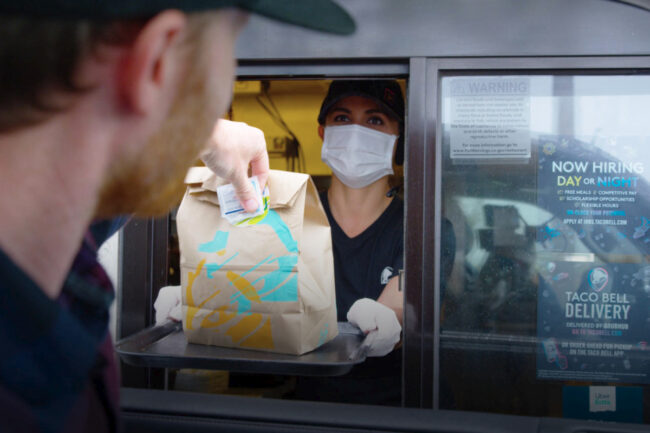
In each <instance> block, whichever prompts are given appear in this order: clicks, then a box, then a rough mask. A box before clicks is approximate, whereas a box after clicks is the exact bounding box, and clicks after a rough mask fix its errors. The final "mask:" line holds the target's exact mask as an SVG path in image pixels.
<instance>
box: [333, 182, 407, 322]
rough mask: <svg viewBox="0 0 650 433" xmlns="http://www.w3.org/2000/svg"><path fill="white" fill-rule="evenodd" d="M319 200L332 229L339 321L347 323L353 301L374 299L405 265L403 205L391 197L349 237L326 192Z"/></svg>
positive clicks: (400, 201) (397, 199)
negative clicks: (363, 227) (361, 229)
mask: <svg viewBox="0 0 650 433" xmlns="http://www.w3.org/2000/svg"><path fill="white" fill-rule="evenodd" d="M321 201H322V203H323V207H324V208H325V213H326V214H327V219H328V220H329V223H330V226H331V228H332V248H333V251H334V278H335V282H336V309H337V312H338V313H337V314H338V321H339V322H346V321H347V320H348V319H347V317H346V315H347V312H348V310H349V309H350V307H351V306H352V304H354V302H355V301H357V300H358V299H361V298H370V299H375V300H376V299H377V298H378V297H379V295H381V292H382V291H383V290H384V287H386V283H387V282H388V280H390V279H391V278H392V277H394V276H396V275H397V273H398V271H399V270H400V269H402V268H403V267H404V210H403V209H404V206H403V202H402V200H400V199H399V198H397V197H396V198H394V199H393V201H391V203H390V204H389V205H388V207H387V208H386V210H385V211H384V212H383V213H382V214H381V216H380V217H379V218H377V220H376V221H375V222H373V223H372V224H371V225H370V227H368V228H367V229H366V230H364V232H363V233H361V234H359V235H358V236H355V237H353V238H350V237H348V236H347V235H346V234H345V232H343V230H342V229H341V227H339V225H338V224H337V222H336V220H335V219H334V217H333V216H332V212H331V211H330V207H329V202H328V200H327V193H326V192H325V193H321Z"/></svg>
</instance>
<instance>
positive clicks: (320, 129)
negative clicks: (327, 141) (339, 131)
mask: <svg viewBox="0 0 650 433" xmlns="http://www.w3.org/2000/svg"><path fill="white" fill-rule="evenodd" d="M318 136H319V137H320V139H321V140H323V137H325V128H324V127H323V125H318Z"/></svg>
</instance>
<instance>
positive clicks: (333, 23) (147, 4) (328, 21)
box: [0, 0, 356, 35]
mask: <svg viewBox="0 0 650 433" xmlns="http://www.w3.org/2000/svg"><path fill="white" fill-rule="evenodd" d="M225 7H238V8H241V9H245V10H248V11H250V12H253V13H256V14H259V15H264V16H266V17H269V18H273V19H276V20H278V21H283V22H285V23H290V24H296V25H299V26H302V27H307V28H310V29H314V30H320V31H323V32H328V33H336V34H341V35H349V34H350V33H352V32H354V30H355V29H356V25H355V24H354V20H353V19H352V17H351V16H350V15H349V14H348V13H347V12H346V11H345V10H344V9H343V8H342V7H340V6H339V5H338V4H336V3H334V1H332V0H148V1H136V0H130V1H129V0H121V1H111V0H92V1H91V0H86V1H77V0H72V1H70V0H49V1H35V0H24V1H13V2H2V3H1V4H0V15H7V14H15V15H26V16H33V17H49V18H64V19H121V18H135V17H147V16H151V15H153V14H156V13H158V12H160V11H162V10H165V9H180V10H183V11H185V12H194V11H201V10H208V9H220V8H225Z"/></svg>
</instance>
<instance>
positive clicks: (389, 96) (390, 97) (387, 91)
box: [384, 87, 395, 103]
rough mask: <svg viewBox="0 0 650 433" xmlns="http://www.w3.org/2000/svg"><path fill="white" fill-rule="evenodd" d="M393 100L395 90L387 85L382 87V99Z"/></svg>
mask: <svg viewBox="0 0 650 433" xmlns="http://www.w3.org/2000/svg"><path fill="white" fill-rule="evenodd" d="M394 100H395V92H393V91H392V90H391V89H389V88H388V87H386V88H384V101H387V102H391V103H392V102H393V101H394Z"/></svg>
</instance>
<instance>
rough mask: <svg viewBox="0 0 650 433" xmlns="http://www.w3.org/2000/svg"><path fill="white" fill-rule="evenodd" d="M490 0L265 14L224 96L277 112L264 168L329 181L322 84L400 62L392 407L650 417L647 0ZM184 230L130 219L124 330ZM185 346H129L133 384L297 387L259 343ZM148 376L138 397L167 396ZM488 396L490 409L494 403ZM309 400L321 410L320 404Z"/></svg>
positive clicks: (261, 121)
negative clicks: (395, 402) (337, 28)
mask: <svg viewBox="0 0 650 433" xmlns="http://www.w3.org/2000/svg"><path fill="white" fill-rule="evenodd" d="M347 3H348V2H346V5H347ZM478 3H480V4H476V2H461V1H445V2H442V1H441V2H428V1H413V2H399V6H398V5H397V2H390V1H381V2H375V1H364V0H356V1H350V2H349V9H350V10H351V13H353V14H355V18H357V19H358V21H359V23H360V30H359V34H358V35H357V36H354V37H353V38H352V39H351V40H344V39H337V37H334V36H331V37H330V36H318V37H314V36H312V35H307V34H306V31H303V30H299V29H297V30H294V29H291V30H289V31H286V32H285V33H284V34H282V35H280V34H275V33H273V29H274V25H273V24H271V23H266V22H263V21H262V20H261V19H260V23H259V25H258V26H253V25H251V26H249V30H247V32H248V33H245V34H244V35H243V36H242V40H241V41H240V45H239V48H238V57H239V58H240V65H239V69H238V81H237V83H236V85H235V96H234V99H233V103H232V107H231V110H230V112H229V117H230V118H231V119H233V120H237V121H244V122H247V123H249V124H251V125H253V126H257V127H259V128H261V129H263V130H264V131H265V133H266V137H267V144H268V150H269V155H270V157H271V167H272V168H277V169H281V170H290V171H300V172H306V173H309V174H311V175H312V178H313V179H314V181H315V183H316V185H317V186H318V187H319V188H326V187H327V185H328V181H329V175H330V171H329V169H328V167H327V166H326V165H325V164H323V163H322V161H321V160H320V146H321V143H322V142H321V140H320V138H319V137H318V134H317V126H318V124H317V121H316V118H317V115H318V110H319V108H320V103H321V101H322V99H323V97H324V95H325V93H326V92H327V88H328V86H329V84H330V83H331V82H332V81H333V80H338V79H376V78H388V79H396V80H398V82H399V83H400V85H401V87H402V89H403V91H404V95H405V97H406V122H405V138H406V141H405V164H404V188H403V191H402V192H401V193H400V194H401V195H402V196H403V198H404V210H405V229H404V269H403V273H402V275H401V277H400V278H401V285H402V287H403V293H404V297H405V298H404V299H405V306H404V322H403V323H404V328H403V334H402V343H403V345H402V348H401V350H402V356H403V363H402V364H403V367H402V390H401V391H402V408H396V409H395V410H396V411H397V412H396V413H399V411H400V410H402V411H403V413H404V414H405V415H404V416H406V414H408V416H409V417H410V418H409V419H411V420H412V414H413V412H411V410H413V409H418V410H421V411H442V412H445V411H446V410H451V411H459V413H461V414H462V413H465V412H467V413H470V414H469V415H468V417H471V415H476V412H480V413H497V414H502V415H522V416H525V417H531V418H529V419H534V420H536V421H535V422H536V423H538V424H534V425H535V426H537V428H540V429H544V428H548V429H549V431H551V430H553V424H552V423H553V422H554V421H555V419H560V418H564V419H568V420H574V421H575V422H576V423H577V424H574V426H575V427H572V428H575V429H578V428H584V429H586V430H588V429H589V428H593V426H594V425H596V424H590V423H589V421H613V422H615V424H607V425H608V426H609V428H611V429H612V431H628V430H626V429H628V426H629V429H630V430H629V431H637V430H635V429H639V430H638V431H641V430H642V426H644V425H645V427H647V425H648V424H649V423H650V386H649V385H650V261H649V257H650V254H649V253H650V188H649V187H650V123H649V122H648V121H647V117H648V116H647V112H648V107H650V56H649V55H650V30H648V29H649V28H650V26H648V25H647V24H648V23H649V22H650V12H648V11H645V10H643V9H640V8H634V7H631V6H629V5H626V4H621V3H620V2H607V1H601V0H579V1H578V0H576V1H573V2H568V4H567V2H562V1H559V0H558V1H555V0H553V1H548V2H544V5H542V3H541V2H535V1H524V2H510V1H505V0H504V1H496V0H495V1H491V2H478ZM488 3H489V5H488ZM371 18H373V19H375V20H376V22H373V24H368V25H367V27H366V28H364V23H366V22H369V23H370V21H372V20H371ZM255 24H258V23H255ZM587 24H588V25H587ZM391 26H392V27H391ZM391 32H393V33H391ZM390 34H395V35H399V36H393V37H390V36H389V35H390ZM305 35H306V36H305ZM444 221H449V222H450V223H451V224H446V223H444ZM175 236H176V235H175V215H174V214H173V213H172V214H171V215H169V216H168V217H166V218H162V219H159V220H147V221H133V222H131V223H130V224H129V226H127V227H126V228H125V229H124V230H123V231H122V233H121V275H122V278H121V282H120V287H121V297H120V304H119V305H118V313H117V316H118V339H122V338H125V337H128V336H129V335H131V334H134V333H135V332H138V331H140V330H142V329H144V328H147V327H148V326H150V325H152V324H153V315H152V313H153V310H152V307H151V304H152V300H153V299H155V296H156V293H157V290H158V289H159V288H160V287H162V286H165V285H169V284H178V282H179V281H180V280H179V272H180V270H179V268H178V249H177V240H176V239H175ZM451 240H453V245H451V244H450V242H452V241H451ZM448 257H451V261H450V262H448V260H447V258H448ZM180 356H181V357H182V354H180ZM175 362H176V361H174V362H171V363H170V364H169V367H168V368H161V367H162V365H160V364H156V365H155V366H154V367H155V368H151V367H146V366H144V367H143V366H138V367H136V366H133V365H129V364H128V363H123V371H122V372H123V386H124V388H125V389H127V392H130V391H129V390H131V389H132V388H142V389H159V390H160V389H166V390H168V391H167V392H169V393H174V392H175V391H174V390H191V391H199V392H202V393H215V392H216V393H220V394H245V395H255V396H258V397H268V398H263V399H261V400H260V403H259V404H261V405H264V404H265V403H264V401H265V400H282V403H278V402H277V401H274V402H272V403H268V404H269V405H270V406H269V407H271V406H273V405H278V404H282V406H281V407H282V409H279V407H280V406H277V408H278V409H277V410H288V411H291V409H290V408H292V407H296V408H302V407H303V406H301V404H302V402H297V401H294V400H290V399H291V391H292V387H293V386H294V383H295V376H296V375H295V374H291V371H288V370H287V371H283V372H280V373H278V371H277V370H273V369H271V370H270V371H265V369H264V366H263V362H261V363H260V365H259V367H255V368H248V367H247V368H243V369H240V370H239V371H237V369H233V370H230V371H225V370H223V369H215V370H205V369H202V370H201V371H200V372H198V371H194V370H192V371H190V370H188V369H187V368H186V367H187V366H185V365H183V364H182V362H180V363H175ZM131 391H133V390H131ZM140 391H141V390H136V391H133V392H134V394H133V396H135V397H138V398H139V396H140V394H138V393H139V392H140ZM184 395H185V394H184ZM143 396H144V394H143ZM135 397H133V400H128V398H129V397H127V400H128V402H129V403H130V404H133V407H132V408H131V409H129V408H127V410H133V411H134V413H135V412H138V410H142V411H147V410H152V411H154V409H151V407H150V406H151V403H147V404H146V405H143V406H138V404H139V403H137V402H136V403H132V402H134V401H136V400H137V399H136V398H135ZM143 398H144V397H143ZM192 398H199V397H196V396H195V397H192ZM206 401H207V400H206ZM220 401H227V400H220ZM197 402H199V403H197V404H201V403H200V400H197ZM224 404H228V403H224ZM292 405H294V406H292ZM164 407H165V408H167V407H168V406H164ZM138 408H140V409H138ZM142 408H144V409H142ZM275 408H276V406H273V409H272V410H275ZM338 409H341V408H340V407H339V408H338ZM164 410H167V409H164ZM164 410H163V411H164ZM323 410H324V409H323ZM341 410H343V411H345V410H346V409H345V408H343V409H341ZM317 411H318V409H317ZM251 413H253V412H251ZM316 413H318V412H316ZM362 413H363V412H362ZM416 413H418V411H416ZM445 413H446V412H445ZM195 415H196V414H195ZM188 416H189V415H188ZM196 416H199V415H196ZM201 416H206V417H208V418H209V414H208V413H207V412H206V413H205V414H202V415H201ZM224 416H225V415H223V416H222V415H216V416H215V418H216V419H220V418H222V417H224ZM292 416H293V415H287V419H290V418H291V417H292ZM457 416H462V415H457ZM481 416H482V415H481V414H478V415H477V417H478V418H477V422H476V424H472V425H473V427H474V428H475V429H476V431H481V430H480V428H481V423H484V426H483V428H485V426H488V425H489V423H490V422H492V421H484V420H483V419H482V418H480V417H481ZM240 417H241V419H248V418H247V415H246V414H245V413H244V414H240ZM342 419H345V418H342ZM468 419H469V418H468ZM508 419H512V424H510V425H508V424H509V422H508ZM527 419H528V418H527ZM549 420H550V421H549ZM577 420H585V422H586V424H584V427H580V426H582V425H583V424H580V422H582V421H577ZM276 421H277V422H280V421H278V420H276ZM269 422H270V421H269ZM274 422H275V421H274ZM296 422H299V421H296ZM300 422H304V423H306V424H309V421H304V420H303V421H300ZM313 422H314V424H318V425H325V428H326V427H327V425H326V424H327V423H325V424H321V421H320V418H319V415H315V418H314V421H313ZM441 422H442V421H441ZM495 422H497V423H501V424H500V425H501V426H502V427H503V428H505V429H507V428H511V429H512V431H517V430H516V429H517V428H518V427H522V426H523V427H526V428H528V426H530V425H531V424H517V423H519V422H528V421H525V420H524V421H522V419H521V418H517V417H512V418H508V417H504V418H503V419H499V420H498V421H495ZM545 422H547V423H550V424H544V423H545ZM395 423H397V424H399V419H398V418H396V420H395ZM406 423H407V422H406V421H405V424H404V425H405V426H406ZM368 425H373V424H372V421H371V420H368ZM441 425H442V424H441ZM540 426H541V427H540ZM544 426H545V427H544ZM329 428H334V427H333V426H332V425H330V426H329ZM338 428H341V426H340V425H339V426H338ZM391 428H392V427H391ZM404 428H405V431H406V427H404ZM418 428H420V427H418ZM434 428H435V426H431V429H432V430H433V429H434ZM387 430H391V429H387ZM332 431H334V430H332ZM391 431H392V430H391ZM417 431H419V430H417ZM434 431H435V430H434ZM486 431H487V430H486ZM504 431H511V430H504Z"/></svg>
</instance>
